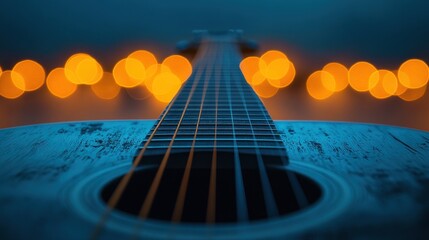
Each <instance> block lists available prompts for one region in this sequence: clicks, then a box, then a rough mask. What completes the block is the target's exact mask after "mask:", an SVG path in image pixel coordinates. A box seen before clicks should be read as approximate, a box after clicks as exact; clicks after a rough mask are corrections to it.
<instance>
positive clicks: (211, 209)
mask: <svg viewBox="0 0 429 240" xmlns="http://www.w3.org/2000/svg"><path fill="white" fill-rule="evenodd" d="M221 53H222V54H219V56H218V58H220V59H223V51H222V52H221ZM218 61H219V60H218ZM220 67H221V68H222V64H220ZM216 71H217V73H216V75H215V122H214V139H213V154H212V162H211V167H210V183H209V194H208V200H207V214H206V222H207V223H214V222H215V221H216V168H217V152H216V151H217V149H216V144H217V143H216V142H217V140H216V138H217V118H218V100H219V86H220V80H221V79H220V78H221V74H220V73H222V69H221V70H216Z"/></svg>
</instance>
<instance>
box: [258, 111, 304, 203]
mask: <svg viewBox="0 0 429 240" xmlns="http://www.w3.org/2000/svg"><path fill="white" fill-rule="evenodd" d="M258 107H259V109H260V110H261V111H262V112H263V113H264V119H265V122H266V123H267V124H268V126H269V129H270V131H271V133H272V135H273V136H275V134H276V133H277V129H275V128H273V126H272V123H271V122H270V120H269V119H268V113H267V110H266V109H265V108H264V107H263V106H262V103H261V104H258ZM276 145H277V147H278V152H279V156H282V159H283V162H286V159H284V158H285V156H283V154H282V150H281V148H286V147H285V146H284V144H280V143H278V142H276ZM286 175H287V177H288V179H289V182H290V184H291V187H292V191H293V193H294V196H295V199H296V201H297V203H298V205H299V207H300V208H301V209H302V208H305V207H306V206H308V199H307V197H306V196H305V193H304V190H303V187H302V186H301V184H300V183H299V181H298V179H297V177H296V174H295V173H293V172H290V171H286Z"/></svg>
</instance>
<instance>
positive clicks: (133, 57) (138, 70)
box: [125, 50, 158, 81]
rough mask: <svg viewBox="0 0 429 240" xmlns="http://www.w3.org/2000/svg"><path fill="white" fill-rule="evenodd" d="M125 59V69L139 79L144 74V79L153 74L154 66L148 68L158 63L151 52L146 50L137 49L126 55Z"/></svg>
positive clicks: (154, 71)
mask: <svg viewBox="0 0 429 240" xmlns="http://www.w3.org/2000/svg"><path fill="white" fill-rule="evenodd" d="M126 59H127V61H126V64H125V69H126V70H127V73H128V74H129V75H130V76H131V77H133V78H136V79H141V78H142V77H143V75H144V79H145V78H150V77H153V76H154V75H155V73H156V68H150V67H151V66H153V65H157V64H158V60H157V59H156V57H155V55H154V54H153V53H151V52H149V51H146V50H137V51H134V52H132V53H131V54H130V55H128V57H127V58H126ZM136 61H137V62H136ZM142 66H143V68H144V70H143V68H142ZM144 79H143V81H144Z"/></svg>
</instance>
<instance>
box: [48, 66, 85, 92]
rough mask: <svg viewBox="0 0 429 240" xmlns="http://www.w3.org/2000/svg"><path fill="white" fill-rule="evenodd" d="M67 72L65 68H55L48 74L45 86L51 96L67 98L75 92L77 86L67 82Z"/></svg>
mask: <svg viewBox="0 0 429 240" xmlns="http://www.w3.org/2000/svg"><path fill="white" fill-rule="evenodd" d="M67 71H68V70H67V69H65V68H55V69H53V70H52V71H51V72H50V73H49V75H48V77H47V78H46V86H47V87H48V90H49V91H50V92H51V94H52V95H54V96H56V97H59V98H67V97H68V96H70V95H72V94H73V93H74V92H75V91H76V89H77V85H76V84H75V83H72V82H70V81H69V80H68V78H67V76H66V72H67Z"/></svg>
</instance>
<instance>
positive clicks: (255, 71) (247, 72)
mask: <svg viewBox="0 0 429 240" xmlns="http://www.w3.org/2000/svg"><path fill="white" fill-rule="evenodd" d="M240 70H241V72H242V74H243V76H244V78H245V79H246V81H247V83H248V84H249V85H251V86H252V87H253V90H254V91H255V93H256V94H257V95H258V96H260V97H263V98H270V97H273V96H274V95H275V94H276V93H277V92H278V90H279V89H280V88H285V87H287V86H289V85H290V84H291V83H292V82H293V80H294V78H295V75H296V69H295V66H294V65H293V63H292V62H291V61H290V60H289V59H288V58H287V56H286V55H285V54H284V53H282V52H280V51H277V50H269V51H267V52H265V53H264V54H263V55H262V56H261V57H256V56H251V57H246V58H244V59H243V60H242V61H241V62H240Z"/></svg>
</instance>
